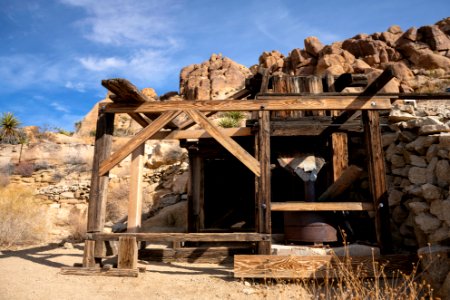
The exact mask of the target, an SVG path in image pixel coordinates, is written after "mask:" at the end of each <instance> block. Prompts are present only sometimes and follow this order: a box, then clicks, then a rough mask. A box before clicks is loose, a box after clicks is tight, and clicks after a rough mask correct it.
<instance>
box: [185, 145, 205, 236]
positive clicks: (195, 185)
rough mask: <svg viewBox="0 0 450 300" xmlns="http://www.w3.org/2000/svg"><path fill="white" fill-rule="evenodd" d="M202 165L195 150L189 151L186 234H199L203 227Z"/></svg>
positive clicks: (202, 160)
mask: <svg viewBox="0 0 450 300" xmlns="http://www.w3.org/2000/svg"><path fill="white" fill-rule="evenodd" d="M204 165H205V162H204V159H203V158H202V157H201V156H200V155H199V154H198V153H197V150H191V151H189V172H190V177H189V178H190V184H189V193H188V232H199V231H200V229H203V228H204V227H205V216H204V203H205V177H204Z"/></svg>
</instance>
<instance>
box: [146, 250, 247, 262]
mask: <svg viewBox="0 0 450 300" xmlns="http://www.w3.org/2000/svg"><path fill="white" fill-rule="evenodd" d="M251 253H253V247H249V246H233V247H195V248H193V247H183V248H177V249H170V248H165V249H160V248H159V249H152V248H147V249H143V250H139V254H138V258H139V260H145V261H152V262H165V263H167V262H185V263H210V264H221V263H230V262H233V256H234V255H236V254H251Z"/></svg>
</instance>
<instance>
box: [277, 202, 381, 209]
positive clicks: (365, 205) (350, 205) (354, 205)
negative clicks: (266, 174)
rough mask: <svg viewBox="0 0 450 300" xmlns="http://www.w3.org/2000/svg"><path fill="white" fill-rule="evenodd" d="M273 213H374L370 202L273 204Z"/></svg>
mask: <svg viewBox="0 0 450 300" xmlns="http://www.w3.org/2000/svg"><path fill="white" fill-rule="evenodd" d="M271 209H272V211H372V210H373V204H372V203H370V202H272V204H271Z"/></svg>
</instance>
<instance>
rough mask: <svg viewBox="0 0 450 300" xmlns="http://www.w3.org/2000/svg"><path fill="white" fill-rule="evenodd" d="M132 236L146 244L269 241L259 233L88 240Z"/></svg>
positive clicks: (102, 235) (99, 235) (141, 235)
mask: <svg viewBox="0 0 450 300" xmlns="http://www.w3.org/2000/svg"><path fill="white" fill-rule="evenodd" d="M121 236H122V237H123V236H134V237H136V240H137V241H148V242H186V241H189V242H258V241H269V240H270V238H271V237H270V234H260V233H254V232H251V233H245V232H239V233H155V232H149V233H103V232H98V233H93V234H91V235H88V237H89V239H95V240H96V241H98V240H105V241H117V240H118V239H119V237H121Z"/></svg>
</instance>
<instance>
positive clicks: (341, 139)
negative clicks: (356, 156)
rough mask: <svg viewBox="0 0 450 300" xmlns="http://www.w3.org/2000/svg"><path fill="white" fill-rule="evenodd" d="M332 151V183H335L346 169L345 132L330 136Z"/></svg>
mask: <svg viewBox="0 0 450 300" xmlns="http://www.w3.org/2000/svg"><path fill="white" fill-rule="evenodd" d="M331 146H332V151H333V182H335V181H336V180H337V179H338V178H339V177H340V176H341V174H342V172H343V171H344V170H345V169H346V168H347V167H348V138H347V134H346V133H345V132H334V133H332V134H331Z"/></svg>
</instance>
